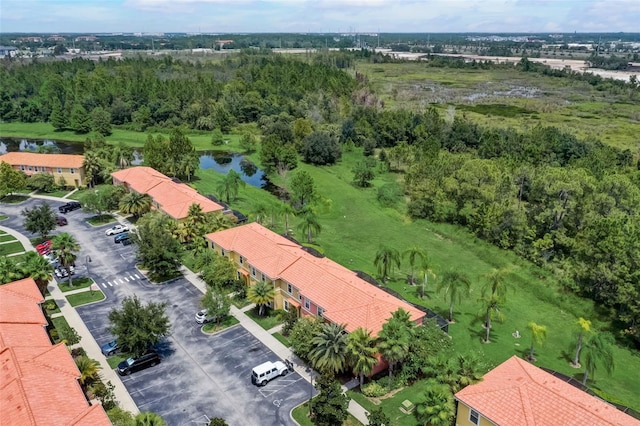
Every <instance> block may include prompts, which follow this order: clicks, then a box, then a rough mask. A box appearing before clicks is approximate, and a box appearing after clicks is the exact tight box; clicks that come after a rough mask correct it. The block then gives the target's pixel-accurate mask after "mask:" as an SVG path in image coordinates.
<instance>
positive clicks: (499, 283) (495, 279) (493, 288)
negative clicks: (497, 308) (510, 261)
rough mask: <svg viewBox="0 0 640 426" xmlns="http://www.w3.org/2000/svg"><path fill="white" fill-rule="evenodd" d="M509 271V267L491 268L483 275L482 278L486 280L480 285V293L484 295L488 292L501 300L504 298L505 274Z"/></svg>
mask: <svg viewBox="0 0 640 426" xmlns="http://www.w3.org/2000/svg"><path fill="white" fill-rule="evenodd" d="M510 272H511V271H510V270H509V268H502V269H493V270H492V271H491V272H489V273H488V274H485V275H484V278H485V279H486V280H487V281H486V282H485V284H484V286H482V295H483V296H485V295H486V294H489V295H490V296H498V297H499V298H502V299H503V300H506V297H507V290H508V289H509V287H507V283H506V282H505V280H506V278H507V275H509V273H510Z"/></svg>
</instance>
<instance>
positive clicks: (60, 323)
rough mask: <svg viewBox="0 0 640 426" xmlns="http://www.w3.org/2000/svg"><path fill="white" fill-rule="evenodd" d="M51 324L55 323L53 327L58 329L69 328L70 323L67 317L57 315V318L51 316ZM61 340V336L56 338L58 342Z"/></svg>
mask: <svg viewBox="0 0 640 426" xmlns="http://www.w3.org/2000/svg"><path fill="white" fill-rule="evenodd" d="M51 324H52V325H53V327H54V328H55V329H56V330H58V329H61V328H65V329H66V328H69V327H70V326H69V323H68V322H67V319H66V318H65V317H57V318H51ZM58 342H60V337H58V338H57V339H56V343H58Z"/></svg>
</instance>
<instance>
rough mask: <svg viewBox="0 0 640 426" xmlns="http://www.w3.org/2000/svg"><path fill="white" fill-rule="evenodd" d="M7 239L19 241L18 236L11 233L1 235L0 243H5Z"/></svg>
mask: <svg viewBox="0 0 640 426" xmlns="http://www.w3.org/2000/svg"><path fill="white" fill-rule="evenodd" d="M7 241H17V240H16V237H14V236H13V235H9V234H2V235H0V243H4V242H7Z"/></svg>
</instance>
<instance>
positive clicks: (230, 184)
mask: <svg viewBox="0 0 640 426" xmlns="http://www.w3.org/2000/svg"><path fill="white" fill-rule="evenodd" d="M245 185H246V183H245V182H244V181H243V180H242V176H240V174H239V173H238V172H236V171H235V170H229V173H227V175H226V176H225V177H224V179H222V181H221V182H220V183H219V184H218V187H217V192H218V193H219V194H220V196H221V197H222V196H224V198H225V199H226V200H227V204H229V202H230V199H231V196H233V198H234V199H235V197H236V196H237V195H238V191H239V190H240V187H241V186H242V187H244V186H245Z"/></svg>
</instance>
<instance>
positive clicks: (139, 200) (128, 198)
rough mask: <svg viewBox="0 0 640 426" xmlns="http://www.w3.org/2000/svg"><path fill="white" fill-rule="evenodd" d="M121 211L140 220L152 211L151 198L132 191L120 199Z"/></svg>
mask: <svg viewBox="0 0 640 426" xmlns="http://www.w3.org/2000/svg"><path fill="white" fill-rule="evenodd" d="M119 207H120V211H121V212H122V213H124V214H132V215H133V216H134V217H136V218H138V217H140V216H142V215H143V214H145V213H147V212H148V211H149V210H151V197H149V196H148V195H147V194H140V193H138V192H135V191H131V192H129V193H128V194H126V195H125V196H124V197H122V198H121V199H120V204H119Z"/></svg>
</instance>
